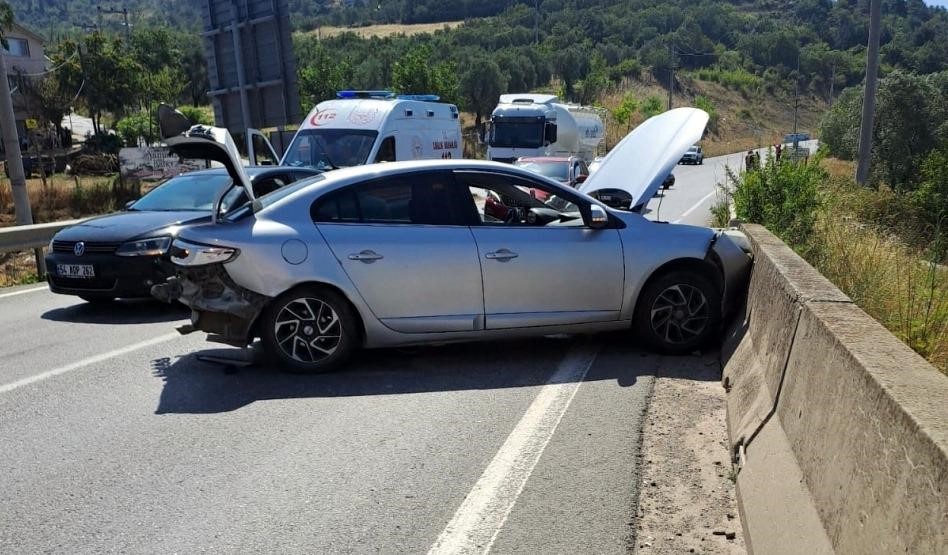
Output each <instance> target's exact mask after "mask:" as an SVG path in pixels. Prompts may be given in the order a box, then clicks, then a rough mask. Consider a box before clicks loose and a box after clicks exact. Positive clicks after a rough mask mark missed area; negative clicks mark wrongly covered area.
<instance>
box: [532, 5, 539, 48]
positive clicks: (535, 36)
mask: <svg viewBox="0 0 948 555" xmlns="http://www.w3.org/2000/svg"><path fill="white" fill-rule="evenodd" d="M533 12H534V16H533V45H534V46H536V45H538V44H540V0H533Z"/></svg>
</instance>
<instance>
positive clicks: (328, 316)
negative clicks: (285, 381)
mask: <svg viewBox="0 0 948 555" xmlns="http://www.w3.org/2000/svg"><path fill="white" fill-rule="evenodd" d="M261 325H262V327H261V329H260V336H261V339H262V341H263V347H264V350H265V351H266V353H267V355H268V356H269V357H270V358H271V359H272V360H273V361H274V362H276V363H278V364H280V365H281V366H282V367H283V368H284V369H285V370H287V371H289V372H293V373H298V374H317V373H321V372H329V371H331V370H334V369H336V368H338V367H339V366H340V365H341V364H343V363H344V362H345V361H346V360H347V359H348V358H349V356H350V355H351V354H352V352H353V351H355V349H356V348H357V347H358V345H359V326H358V323H357V320H356V314H355V311H354V310H353V309H352V307H351V306H350V305H349V303H348V302H347V301H346V300H345V299H344V298H343V297H342V296H340V295H339V294H338V293H335V292H334V291H331V290H329V289H326V288H322V287H298V288H296V289H293V290H291V291H288V292H286V293H284V294H282V295H280V296H279V297H277V298H276V299H275V300H274V301H273V302H272V303H270V305H269V306H267V308H266V309H265V311H264V314H263V319H262V321H261Z"/></svg>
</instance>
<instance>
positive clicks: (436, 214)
mask: <svg viewBox="0 0 948 555" xmlns="http://www.w3.org/2000/svg"><path fill="white" fill-rule="evenodd" d="M453 179H454V178H453V176H452V175H451V174H450V173H449V172H433V173H418V174H408V175H401V176H395V177H385V178H380V179H375V180H372V181H368V182H365V183H360V184H357V185H351V186H349V187H347V188H345V189H343V190H341V191H336V192H334V193H331V194H329V195H328V196H326V197H323V198H321V199H319V200H318V201H316V203H314V204H313V207H312V208H311V215H312V217H313V221H314V222H317V223H318V222H351V223H355V222H359V223H372V224H414V225H467V220H466V219H465V217H464V216H465V215H464V214H463V213H462V212H461V211H460V210H458V207H457V202H456V201H455V198H454V195H453V194H452V190H453V187H454V181H453Z"/></svg>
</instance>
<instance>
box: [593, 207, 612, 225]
mask: <svg viewBox="0 0 948 555" xmlns="http://www.w3.org/2000/svg"><path fill="white" fill-rule="evenodd" d="M608 224H609V215H608V214H606V211H605V210H603V208H602V206H599V205H598V204H591V205H589V227H591V228H593V229H602V228H604V227H606V226H607V225H608Z"/></svg>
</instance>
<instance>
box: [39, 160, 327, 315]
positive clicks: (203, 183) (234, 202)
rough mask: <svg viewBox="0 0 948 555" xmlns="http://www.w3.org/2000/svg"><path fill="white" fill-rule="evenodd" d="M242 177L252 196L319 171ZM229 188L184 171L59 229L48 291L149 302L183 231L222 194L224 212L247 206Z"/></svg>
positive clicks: (224, 177) (216, 178) (262, 171)
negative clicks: (114, 208)
mask: <svg viewBox="0 0 948 555" xmlns="http://www.w3.org/2000/svg"><path fill="white" fill-rule="evenodd" d="M245 173H246V174H247V176H248V178H249V179H250V182H251V183H252V185H253V189H254V193H255V194H256V196H260V195H265V194H267V193H269V192H272V191H274V190H276V189H279V188H280V187H283V186H284V185H286V184H288V183H292V182H293V181H296V180H298V179H301V178H304V177H311V176H313V175H318V174H319V173H320V172H319V171H318V170H315V169H312V168H287V167H279V166H261V167H249V168H246V172H245ZM232 183H233V181H232V179H231V177H230V175H229V174H228V171H227V170H226V169H225V168H213V169H208V170H199V171H193V172H188V173H184V174H181V175H178V176H176V177H172V178H171V179H168V180H167V181H165V182H164V183H162V184H161V185H159V186H157V187H155V188H154V189H152V190H151V191H149V192H148V193H146V194H145V195H143V196H142V197H141V198H140V199H138V200H136V201H134V202H130V203H129V204H128V205H127V206H126V207H125V209H124V210H123V211H121V212H117V213H114V214H108V215H105V216H99V217H96V218H90V219H88V220H85V221H84V222H82V223H80V224H77V225H74V226H70V227H67V228H65V229H63V230H60V231H59V232H58V233H56V235H54V236H53V239H52V241H50V244H49V250H48V252H47V254H46V267H47V270H48V274H47V281H48V282H49V288H50V290H51V291H52V292H53V293H61V294H64V295H77V296H79V297H80V298H82V299H84V300H86V301H89V302H107V301H112V300H114V299H115V298H117V297H125V298H136V297H150V295H151V293H150V291H151V287H152V285H154V284H155V283H161V282H163V281H164V280H165V279H166V278H167V277H169V276H171V275H173V274H174V266H173V265H172V264H171V262H170V260H169V258H168V249H169V248H170V247H171V242H172V241H173V240H174V238H175V237H176V236H177V234H178V233H179V232H180V230H181V229H183V227H184V226H187V225H190V224H195V223H201V222H209V221H210V220H211V212H212V209H213V208H212V207H213V206H214V204H215V201H216V200H217V198H218V196H220V195H221V194H222V193H223V198H222V210H223V211H224V212H226V211H229V210H231V209H233V208H236V207H238V206H240V205H242V204H244V203H246V202H247V195H246V193H245V192H244V189H242V188H241V187H234V186H233V184H232ZM225 191H226V192H225Z"/></svg>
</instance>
